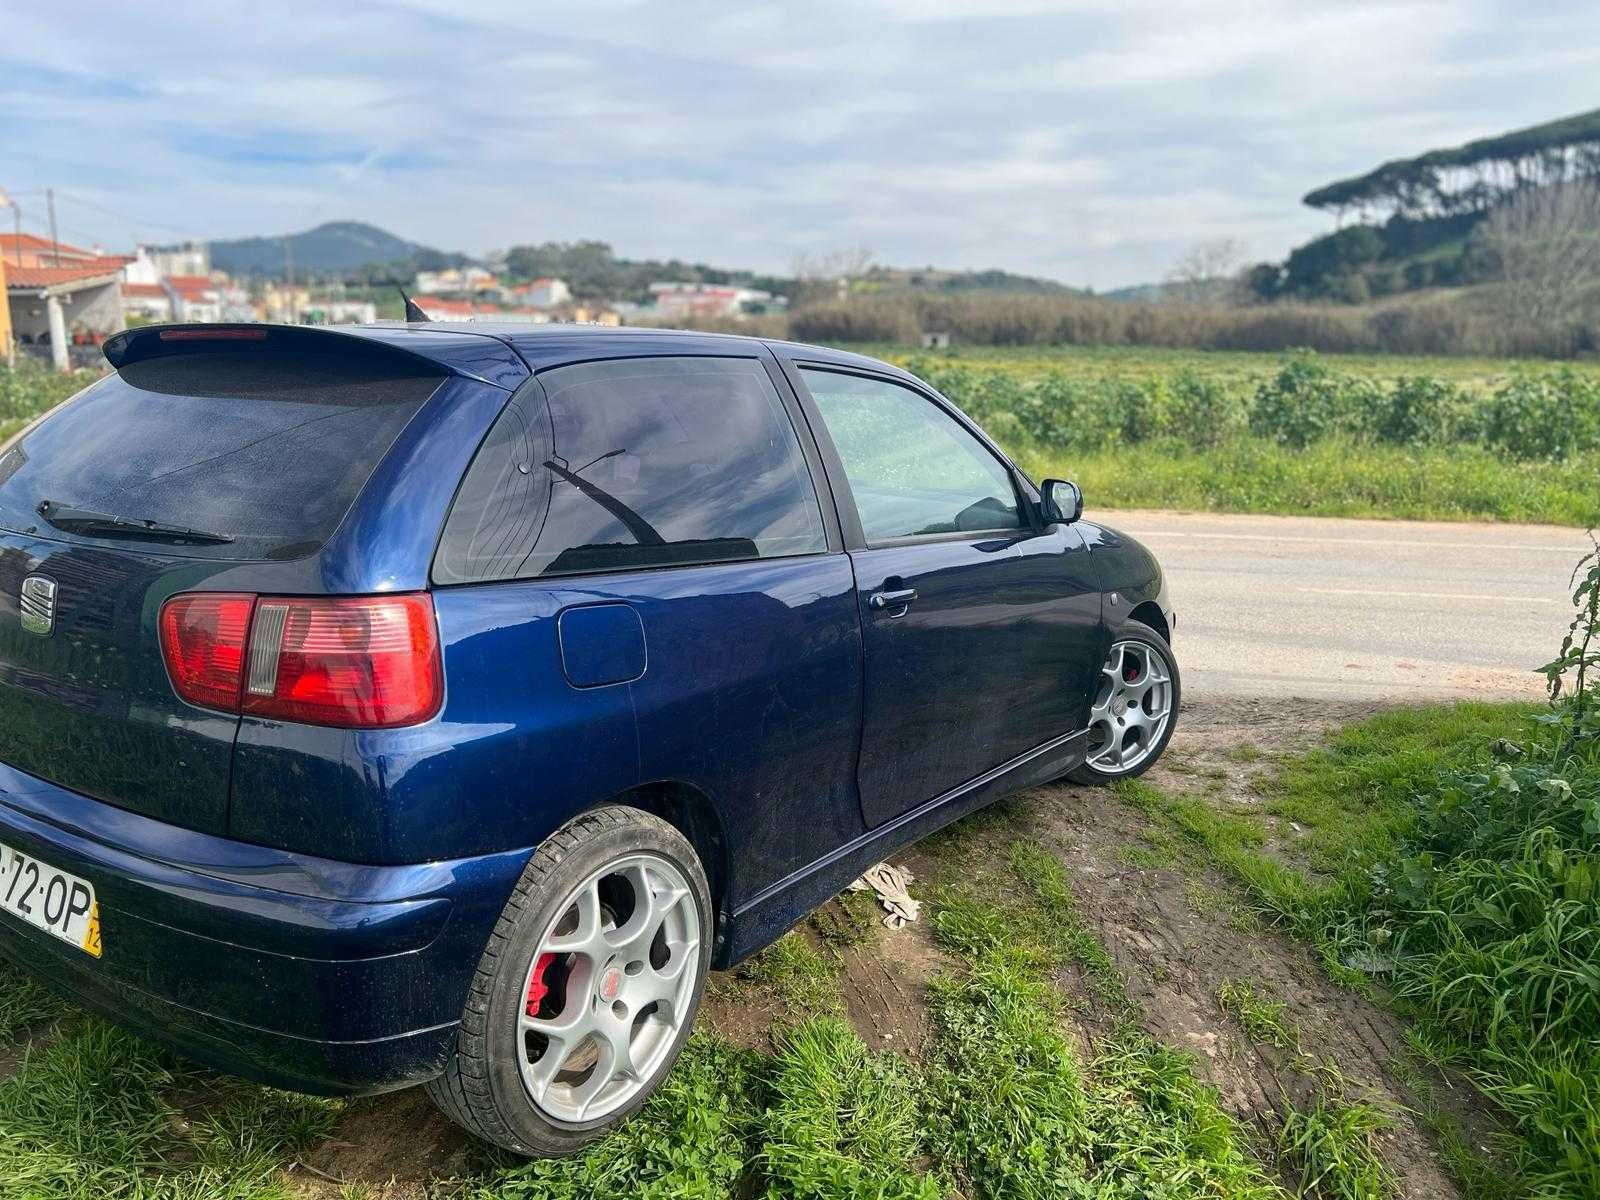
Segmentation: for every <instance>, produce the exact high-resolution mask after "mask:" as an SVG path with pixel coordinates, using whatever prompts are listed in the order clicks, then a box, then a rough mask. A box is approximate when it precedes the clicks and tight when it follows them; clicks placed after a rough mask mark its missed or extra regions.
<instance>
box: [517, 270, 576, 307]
mask: <svg viewBox="0 0 1600 1200" xmlns="http://www.w3.org/2000/svg"><path fill="white" fill-rule="evenodd" d="M511 290H512V292H513V294H514V295H515V296H516V298H517V300H518V301H520V302H521V303H523V304H526V305H527V306H528V307H529V308H557V307H559V306H560V305H563V304H568V303H570V302H571V300H572V289H571V288H570V287H568V286H567V281H566V280H565V279H551V278H550V277H549V276H544V277H542V278H540V279H534V280H531V281H529V282H528V283H524V284H522V285H521V286H519V287H514V288H512V289H511Z"/></svg>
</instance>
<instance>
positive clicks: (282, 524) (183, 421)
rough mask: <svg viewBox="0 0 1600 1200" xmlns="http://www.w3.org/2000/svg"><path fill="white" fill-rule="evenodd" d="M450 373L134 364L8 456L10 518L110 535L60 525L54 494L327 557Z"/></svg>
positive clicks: (222, 551) (380, 365) (245, 544)
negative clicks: (325, 551) (44, 507)
mask: <svg viewBox="0 0 1600 1200" xmlns="http://www.w3.org/2000/svg"><path fill="white" fill-rule="evenodd" d="M439 382H440V377H439V376H437V375H432V374H421V373H419V371H418V369H417V368H415V367H412V366H410V365H409V364H400V365H398V366H397V365H396V364H395V363H393V362H392V361H389V360H384V359H379V360H375V361H374V360H371V359H368V358H364V357H363V358H355V359H351V358H350V357H348V356H345V355H340V356H327V355H316V354H296V353H279V352H273V353H261V352H256V353H210V354H196V355H182V356H174V357H168V358H154V359H149V360H146V361H144V362H138V363H132V364H130V365H128V366H125V367H123V368H122V369H121V370H120V371H119V372H118V373H117V374H115V375H111V376H108V377H107V378H106V379H103V380H101V381H100V382H99V383H97V384H95V385H94V386H93V387H91V388H90V389H89V390H88V391H87V392H85V393H83V394H82V395H81V396H79V397H78V398H77V399H76V400H75V401H74V402H72V403H71V404H70V405H68V406H67V407H65V408H63V409H62V410H60V411H59V412H57V413H55V414H53V415H52V416H50V417H48V418H46V419H45V420H44V421H43V422H42V423H41V424H40V425H39V426H38V427H37V428H35V429H34V430H33V431H32V432H30V433H29V434H28V436H27V437H25V438H24V439H23V440H22V441H21V442H20V443H18V444H17V445H16V446H14V447H13V448H12V449H11V450H9V451H8V452H7V453H6V454H5V456H4V457H3V458H0V527H4V528H6V529H10V530H13V531H17V532H28V531H37V532H38V533H39V534H40V535H41V536H46V537H52V538H58V539H65V540H91V541H92V540H99V538H98V537H97V536H96V535H90V534H83V533H67V532H63V531H62V530H60V529H58V528H55V527H54V526H51V525H49V524H46V523H45V522H44V521H43V520H42V519H41V517H40V515H39V512H38V508H39V504H40V502H41V501H45V500H48V501H50V502H51V503H52V504H53V505H55V506H56V507H57V508H71V509H84V510H93V511H95V512H99V513H111V514H115V515H117V516H121V517H128V518H133V519H136V520H142V521H155V522H158V523H160V524H163V525H174V526H182V527H184V528H187V529H199V530H205V531H207V532H210V533H215V534H220V535H224V536H226V537H228V538H230V539H232V540H231V541H230V542H228V543H226V544H217V545H206V546H196V545H185V546H183V547H182V548H181V549H177V550H174V549H173V548H172V547H167V548H166V549H167V551H168V552H176V553H181V554H185V555H192V556H195V557H209V558H280V559H282V558H299V557H302V556H304V555H307V554H312V553H315V552H316V551H317V550H318V549H320V548H321V546H322V544H323V543H324V542H326V541H327V540H328V538H329V536H330V535H332V533H333V531H334V530H335V529H336V528H338V525H339V522H340V520H341V519H342V518H343V517H344V514H345V513H346V512H347V511H348V510H349V508H350V505H351V504H352V503H353V502H354V500H355V498H356V495H357V494H358V493H359V492H360V491H361V488H362V485H363V484H365V483H366V481H367V479H368V477H369V476H371V474H372V471H373V469H374V468H375V467H376V466H377V465H378V462H379V460H380V459H381V458H382V457H383V455H384V453H385V452H386V451H387V450H388V449H389V447H390V446H391V445H392V444H393V442H394V439H395V437H396V436H397V435H398V434H399V432H400V430H401V429H402V428H404V426H405V424H406V422H407V421H409V420H410V419H411V417H412V416H413V415H414V414H415V413H416V411H417V409H418V408H420V407H421V406H422V403H423V402H424V401H425V400H426V399H427V398H428V397H429V396H430V395H431V394H432V393H433V391H434V389H435V388H437V387H438V385H439ZM128 544H130V545H136V544H137V543H135V542H130V543H128Z"/></svg>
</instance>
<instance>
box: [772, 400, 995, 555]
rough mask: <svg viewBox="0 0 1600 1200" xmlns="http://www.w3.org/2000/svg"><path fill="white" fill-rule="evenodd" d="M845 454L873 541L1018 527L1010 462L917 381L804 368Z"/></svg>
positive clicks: (858, 506)
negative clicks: (919, 389)
mask: <svg viewBox="0 0 1600 1200" xmlns="http://www.w3.org/2000/svg"><path fill="white" fill-rule="evenodd" d="M801 374H802V375H804V377H805V381H806V387H807V388H809V389H810V391H811V395H812V396H813V398H815V400H816V402H817V407H818V408H819V409H820V410H821V411H822V419H823V421H824V422H825V423H826V424H827V426H828V433H829V434H830V435H831V436H832V438H833V444H834V446H835V447H837V449H838V451H839V457H840V459H842V460H843V462H844V470H845V474H846V475H847V476H848V477H849V479H850V490H851V492H853V493H854V494H855V499H856V510H857V511H858V512H859V513H860V514H861V526H862V531H863V532H864V533H865V534H866V537H867V541H868V542H869V543H872V542H884V541H889V540H892V539H894V538H903V537H916V536H918V535H921V534H934V533H957V532H962V531H972V532H975V533H976V532H983V531H986V530H1000V529H1019V528H1021V527H1022V524H1023V520H1022V517H1021V515H1020V513H1019V512H1018V509H1017V492H1016V488H1015V486H1014V485H1013V484H1012V481H1011V475H1010V473H1009V472H1008V471H1007V470H1006V468H1005V466H1004V465H1003V464H1002V463H1001V462H1000V461H999V460H998V459H996V458H995V456H994V455H993V454H992V453H990V451H989V450H988V448H987V447H985V446H984V445H983V443H982V442H980V441H978V439H977V438H975V437H973V436H972V435H971V434H970V433H968V432H967V431H966V429H964V428H963V427H962V426H961V424H960V423H959V422H958V421H956V420H954V419H953V418H951V417H950V416H949V414H947V413H946V412H944V411H943V410H942V409H940V408H939V406H938V405H936V404H934V403H932V402H931V401H929V400H928V399H927V398H926V397H924V396H919V395H918V394H917V393H916V392H914V391H912V390H911V389H910V388H906V387H901V386H900V385H899V384H894V383H889V382H887V381H884V380H880V379H866V378H863V377H862V376H859V375H841V374H838V373H837V372H833V371H819V370H812V369H807V368H802V369H801Z"/></svg>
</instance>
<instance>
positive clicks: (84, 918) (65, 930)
mask: <svg viewBox="0 0 1600 1200" xmlns="http://www.w3.org/2000/svg"><path fill="white" fill-rule="evenodd" d="M0 908H3V909H4V910H5V911H6V912H8V913H10V914H11V915H12V916H14V917H20V918H21V919H22V920H24V921H26V922H27V923H28V924H29V925H32V926H34V927H35V928H37V929H42V930H44V931H45V932H46V933H49V934H53V935H54V936H56V937H58V938H60V939H61V940H62V941H64V942H71V943H72V944H73V945H74V946H76V947H77V948H78V949H79V950H82V951H83V952H84V953H85V954H92V955H93V956H94V957H95V958H99V957H100V905H99V903H98V902H97V901H96V900H95V898H94V885H93V884H91V883H90V882H89V881H88V880H86V879H79V878H78V877H77V876H76V875H69V874H67V873H66V872H65V871H61V870H57V869H56V868H55V867H52V866H50V865H49V864H48V863H42V862H40V861H39V860H38V859H37V858H30V857H28V856H27V855H26V854H20V853H18V852H17V851H15V850H13V849H12V848H11V847H10V846H7V845H4V844H0Z"/></svg>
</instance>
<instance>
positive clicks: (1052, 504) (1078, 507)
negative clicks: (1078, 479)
mask: <svg viewBox="0 0 1600 1200" xmlns="http://www.w3.org/2000/svg"><path fill="white" fill-rule="evenodd" d="M1039 495H1040V503H1039V507H1040V509H1041V511H1042V512H1043V514H1044V520H1045V524H1047V525H1053V524H1056V523H1058V522H1059V523H1061V524H1065V525H1070V524H1072V523H1073V522H1074V521H1076V520H1077V519H1078V518H1079V517H1081V516H1083V492H1082V491H1080V490H1079V488H1078V485H1077V484H1075V483H1069V482H1067V480H1065V479H1046V480H1045V481H1044V485H1043V486H1042V487H1041V488H1040V489H1039Z"/></svg>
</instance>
